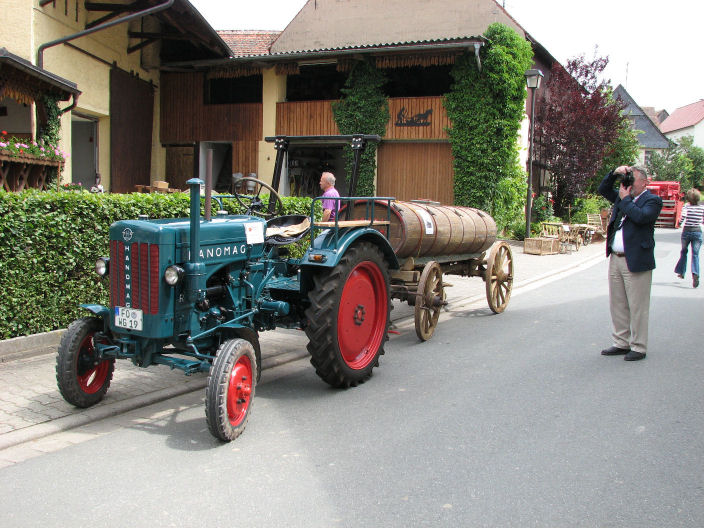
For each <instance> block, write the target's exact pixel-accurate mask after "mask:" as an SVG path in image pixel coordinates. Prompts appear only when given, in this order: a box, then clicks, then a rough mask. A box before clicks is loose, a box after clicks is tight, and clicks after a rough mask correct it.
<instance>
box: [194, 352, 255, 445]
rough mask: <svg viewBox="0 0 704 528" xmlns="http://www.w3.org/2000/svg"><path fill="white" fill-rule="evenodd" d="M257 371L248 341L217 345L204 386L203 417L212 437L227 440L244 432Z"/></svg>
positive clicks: (252, 398)
mask: <svg viewBox="0 0 704 528" xmlns="http://www.w3.org/2000/svg"><path fill="white" fill-rule="evenodd" d="M256 371H257V359H256V357H255V354H254V347H253V346H252V343H250V342H249V341H247V340H245V339H239V338H238V339H230V340H228V341H225V342H224V343H223V344H222V345H220V348H218V351H217V355H216V356H215V363H214V364H213V366H212V367H211V369H210V375H209V376H208V384H207V385H206V387H205V420H206V421H207V422H208V429H209V430H210V433H211V434H212V435H213V436H214V437H215V438H219V439H220V440H222V441H223V442H230V441H232V440H234V439H235V438H237V437H238V436H239V435H241V434H242V431H244V429H245V427H246V426H247V421H248V420H249V413H250V411H251V409H252V401H253V400H254V390H255V387H256V384H257V380H256ZM235 382H236V383H235Z"/></svg>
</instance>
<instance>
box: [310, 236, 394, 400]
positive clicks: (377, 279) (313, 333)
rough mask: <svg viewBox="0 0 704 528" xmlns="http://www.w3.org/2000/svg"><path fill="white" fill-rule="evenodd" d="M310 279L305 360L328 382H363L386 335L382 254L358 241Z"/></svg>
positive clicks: (385, 280) (387, 306) (376, 362)
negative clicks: (324, 269)
mask: <svg viewBox="0 0 704 528" xmlns="http://www.w3.org/2000/svg"><path fill="white" fill-rule="evenodd" d="M313 280H314V283H315V287H314V289H313V290H312V291H311V292H310V293H309V299H310V307H309V308H308V309H307V310H306V318H307V320H308V324H307V325H306V329H305V330H306V335H307V336H308V340H309V342H308V352H310V355H311V359H310V362H311V363H312V364H313V366H314V367H315V371H316V372H317V374H318V376H320V377H321V378H322V379H323V380H324V381H325V382H327V383H329V384H330V385H332V386H333V387H342V388H347V387H350V386H352V387H354V386H356V385H358V384H360V383H364V382H365V381H366V380H367V379H369V377H370V376H371V375H372V370H373V369H374V367H376V366H378V365H379V356H380V355H381V354H383V353H384V342H385V341H386V340H387V339H388V329H389V320H390V318H389V312H390V311H391V302H390V300H389V272H388V265H387V263H386V261H385V260H384V256H383V254H382V253H381V251H380V250H379V248H377V247H376V246H375V245H373V244H370V243H368V242H362V243H359V244H357V245H354V246H352V247H350V248H349V249H348V250H347V252H346V253H345V255H344V256H343V257H342V259H341V260H340V262H339V264H338V265H337V266H335V267H334V268H332V269H330V270H326V271H324V272H321V273H318V274H317V275H315V276H314V278H313Z"/></svg>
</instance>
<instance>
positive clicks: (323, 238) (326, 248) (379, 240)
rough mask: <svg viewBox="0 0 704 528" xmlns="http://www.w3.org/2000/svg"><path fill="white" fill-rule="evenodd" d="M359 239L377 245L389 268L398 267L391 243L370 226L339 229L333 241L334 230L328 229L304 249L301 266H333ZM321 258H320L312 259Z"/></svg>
mask: <svg viewBox="0 0 704 528" xmlns="http://www.w3.org/2000/svg"><path fill="white" fill-rule="evenodd" d="M359 241H366V242H371V243H372V244H374V245H375V246H377V247H378V248H379V249H380V250H381V251H382V253H383V254H384V258H385V259H386V261H387V262H388V264H389V269H398V268H399V262H398V258H397V257H396V253H394V250H393V248H392V247H391V244H389V241H388V240H387V239H386V237H385V236H384V235H382V234H381V233H379V231H377V230H376V229H372V228H371V227H357V228H354V229H340V233H339V236H338V238H337V244H336V243H335V234H334V231H333V230H332V229H331V230H328V232H327V233H324V234H321V235H320V236H318V237H317V238H316V239H315V242H314V243H313V245H312V246H311V247H310V249H308V251H306V253H305V255H303V258H302V259H301V267H310V268H334V267H335V266H337V265H338V264H339V262H340V260H341V259H342V257H343V255H344V254H345V252H346V251H347V250H348V249H349V248H350V246H352V245H353V244H354V243H356V242H359ZM315 258H322V260H317V261H316V260H314V259H315Z"/></svg>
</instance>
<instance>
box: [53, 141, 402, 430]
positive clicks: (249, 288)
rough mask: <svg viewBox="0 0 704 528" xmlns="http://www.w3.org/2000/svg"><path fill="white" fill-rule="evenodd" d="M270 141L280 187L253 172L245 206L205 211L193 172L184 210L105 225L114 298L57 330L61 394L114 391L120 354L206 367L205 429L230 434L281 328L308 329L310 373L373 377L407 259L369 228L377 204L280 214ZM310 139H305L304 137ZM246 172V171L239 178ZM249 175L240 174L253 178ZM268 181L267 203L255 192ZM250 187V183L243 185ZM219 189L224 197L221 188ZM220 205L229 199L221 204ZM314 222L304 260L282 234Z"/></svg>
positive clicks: (105, 262)
mask: <svg viewBox="0 0 704 528" xmlns="http://www.w3.org/2000/svg"><path fill="white" fill-rule="evenodd" d="M291 139H293V138H288V137H284V136H277V137H276V138H267V140H269V141H271V142H274V143H275V145H274V146H275V148H276V153H277V156H276V162H275V174H274V181H273V182H272V185H268V184H266V183H264V182H262V181H260V180H258V179H254V181H252V182H245V183H250V184H254V186H255V187H256V189H255V191H256V192H255V191H252V192H251V194H240V193H238V192H235V193H234V194H233V195H230V197H234V198H235V199H237V201H239V202H240V203H242V204H244V205H245V206H246V208H247V213H246V214H244V215H230V214H226V213H225V212H224V211H220V212H219V213H218V214H217V215H215V216H214V217H212V218H211V216H210V214H209V213H210V207H209V198H210V194H209V192H210V189H209V186H207V185H206V207H205V216H203V215H201V186H202V185H203V183H204V182H203V181H202V180H200V179H198V178H193V179H191V180H189V181H188V185H189V187H190V218H180V219H166V220H164V219H149V218H143V217H140V218H138V219H131V220H121V221H118V222H115V223H114V224H113V225H112V226H111V227H110V232H109V237H110V254H109V257H101V258H99V259H98V260H97V262H96V272H97V274H98V275H100V276H101V277H103V278H106V279H107V278H109V281H110V285H109V291H110V302H109V306H102V305H98V304H84V305H81V306H82V308H84V309H85V310H87V312H89V314H90V315H88V316H87V317H82V318H80V319H78V320H76V321H74V322H73V323H71V325H70V326H69V327H68V330H67V332H66V333H65V334H64V336H63V338H62V339H61V342H60V345H59V348H58V354H57V362H56V377H57V382H58V386H59V390H60V392H61V394H62V396H63V397H64V399H65V400H66V401H67V402H69V403H71V404H72V405H75V406H77V407H89V406H91V405H94V404H96V403H97V402H99V401H100V400H101V399H102V398H103V397H104V396H105V393H106V392H107V390H108V388H109V386H110V382H111V379H112V376H113V370H114V367H115V360H116V359H128V360H131V361H132V363H134V364H135V365H137V366H139V367H149V366H151V365H166V366H169V367H171V368H177V369H180V370H182V371H183V372H185V374H186V375H189V374H193V373H196V372H208V373H209V375H208V380H207V386H206V392H205V415H206V421H207V424H208V429H209V430H210V432H211V433H212V434H213V435H214V436H215V437H217V438H219V439H220V440H222V441H226V442H227V441H231V440H234V439H235V438H237V437H238V436H239V435H240V434H241V433H242V431H243V430H244V428H245V426H246V424H247V421H248V419H249V414H250V411H251V408H252V401H253V399H254V395H255V390H256V385H257V382H258V381H259V378H260V374H261V352H260V346H259V339H258V336H259V333H260V332H262V331H265V330H273V329H275V328H277V327H283V328H301V329H303V330H304V331H305V333H306V335H307V337H308V339H309V344H308V347H307V348H308V351H309V353H310V356H311V358H310V361H311V363H312V364H313V366H314V367H315V370H316V373H317V374H318V375H319V376H320V377H321V378H322V379H323V380H325V382H327V383H328V384H330V385H332V386H333V387H342V388H347V387H352V386H356V385H358V384H360V383H363V382H364V381H366V380H367V379H368V378H369V377H370V376H371V375H372V370H373V369H374V367H376V366H377V365H378V364H379V356H380V355H381V354H383V353H384V343H385V342H386V340H387V339H388V330H389V313H390V310H391V297H390V287H389V270H393V269H398V267H399V263H398V260H397V258H396V256H395V254H394V251H393V249H392V248H391V246H390V245H389V242H388V240H387V238H386V237H385V236H384V234H383V232H382V230H380V229H375V223H378V222H377V221H375V214H374V211H373V209H374V204H375V203H376V202H377V201H379V200H382V201H383V200H386V201H387V202H389V203H390V202H391V200H392V199H391V198H388V199H387V198H378V197H377V198H375V199H373V200H370V199H368V198H355V197H350V198H343V199H341V200H353V201H355V203H357V202H359V201H366V202H368V203H369V204H370V207H371V209H372V211H371V213H372V214H370V215H369V217H368V219H367V220H366V221H356V222H354V223H355V224H356V225H354V226H351V227H342V226H341V225H339V224H342V223H343V222H342V221H339V220H338V225H334V226H322V227H321V226H316V225H315V217H314V211H315V202H316V201H318V200H320V199H321V198H315V199H314V200H313V205H312V206H311V214H310V218H309V217H307V216H306V215H281V214H280V213H281V209H282V202H281V199H280V197H279V195H278V193H277V191H276V189H277V188H278V184H279V179H280V176H281V169H282V166H283V162H284V159H285V153H286V150H287V148H288V144H289V141H290V140H291ZM308 139H310V141H315V142H316V144H321V143H323V144H329V143H334V144H339V143H340V142H344V143H349V144H351V146H352V148H353V152H354V154H355V164H354V169H353V171H352V175H351V180H350V188H351V189H354V187H355V184H356V177H357V168H358V164H359V156H360V154H361V152H362V150H363V149H364V148H365V146H366V145H367V143H368V142H370V141H375V142H378V141H379V139H380V138H379V137H378V136H371V135H354V136H315V137H311V138H308ZM298 140H299V141H305V140H306V138H300V137H299V138H298ZM243 180H248V179H247V178H243ZM246 188H247V186H245V190H246ZM262 190H266V191H268V193H269V200H268V204H265V203H264V202H263V201H262V199H261V196H260V193H261V191H262ZM247 192H249V191H247ZM212 198H214V199H216V200H219V203H222V198H223V196H215V195H213V196H212ZM221 209H222V207H221ZM309 233H310V236H311V245H310V248H309V249H308V250H307V251H306V253H305V254H304V255H303V257H302V258H291V257H289V256H288V255H287V254H286V251H285V249H286V248H285V246H286V245H287V244H289V243H293V242H296V241H298V240H300V239H301V238H302V237H303V236H306V235H308V234H309Z"/></svg>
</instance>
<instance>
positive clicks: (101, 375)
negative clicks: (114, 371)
mask: <svg viewBox="0 0 704 528" xmlns="http://www.w3.org/2000/svg"><path fill="white" fill-rule="evenodd" d="M94 335H95V334H88V335H87V336H86V337H85V338H83V341H81V346H80V347H79V349H78V356H77V357H76V367H77V368H76V378H77V379H78V385H79V386H80V387H81V390H82V391H83V392H85V393H86V394H95V393H96V392H98V391H99V390H100V389H101V387H102V386H103V385H104V384H105V380H106V379H107V377H108V372H109V371H110V361H109V360H107V359H104V360H102V361H101V362H100V363H98V364H97V365H95V364H94V363H95V358H96V354H95V346H94V343H93V337H94Z"/></svg>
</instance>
